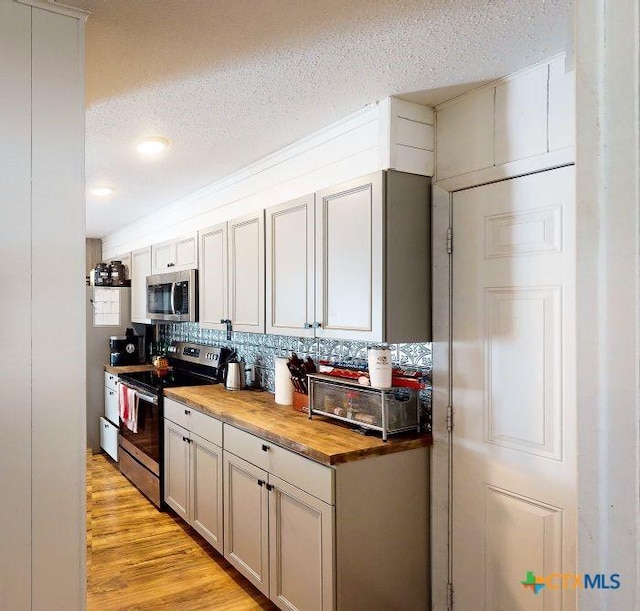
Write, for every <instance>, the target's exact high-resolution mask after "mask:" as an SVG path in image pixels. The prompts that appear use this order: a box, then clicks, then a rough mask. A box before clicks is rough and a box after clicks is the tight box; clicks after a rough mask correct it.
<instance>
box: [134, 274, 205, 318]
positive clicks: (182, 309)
mask: <svg viewBox="0 0 640 611" xmlns="http://www.w3.org/2000/svg"><path fill="white" fill-rule="evenodd" d="M197 285H198V282H197V272H196V270H187V271H184V272H173V273H170V274H156V275H153V276H147V318H149V319H150V320H169V321H184V322H196V321H197V320H198V318H197V314H196V312H197V294H196V290H197Z"/></svg>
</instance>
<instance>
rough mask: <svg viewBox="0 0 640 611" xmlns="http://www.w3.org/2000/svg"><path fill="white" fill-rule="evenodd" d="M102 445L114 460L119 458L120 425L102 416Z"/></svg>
mask: <svg viewBox="0 0 640 611" xmlns="http://www.w3.org/2000/svg"><path fill="white" fill-rule="evenodd" d="M100 447H101V448H102V449H103V450H104V451H105V452H106V453H107V454H108V455H109V456H111V458H113V460H115V461H117V460H118V427H117V426H115V425H114V424H112V423H111V422H109V421H108V420H107V419H106V418H102V417H100Z"/></svg>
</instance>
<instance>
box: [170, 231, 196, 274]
mask: <svg viewBox="0 0 640 611" xmlns="http://www.w3.org/2000/svg"><path fill="white" fill-rule="evenodd" d="M173 252H174V253H175V254H174V258H173V261H171V263H173V265H172V266H171V269H172V270H175V271H180V270H183V269H197V268H198V234H197V233H193V234H191V235H186V236H183V237H181V238H178V239H177V240H176V241H175V243H174V246H173Z"/></svg>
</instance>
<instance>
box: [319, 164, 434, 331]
mask: <svg viewBox="0 0 640 611" xmlns="http://www.w3.org/2000/svg"><path fill="white" fill-rule="evenodd" d="M383 186H384V185H383V173H382V172H376V173H375V174H371V175H369V176H365V177H364V178H360V179H358V180H354V181H351V182H349V183H346V184H343V185H339V186H337V187H334V188H331V189H325V190H324V191H321V192H319V193H317V194H316V322H317V323H318V324H319V327H318V328H317V329H316V335H317V336H318V337H335V338H342V339H354V340H362V341H382V339H383V328H382V320H383V319H382V314H383V312H382V307H383V294H382V290H383V271H384V270H383V259H382V256H383V243H382V242H383V234H382V231H383V212H384V209H383V208H384V206H383ZM425 239H426V238H425Z"/></svg>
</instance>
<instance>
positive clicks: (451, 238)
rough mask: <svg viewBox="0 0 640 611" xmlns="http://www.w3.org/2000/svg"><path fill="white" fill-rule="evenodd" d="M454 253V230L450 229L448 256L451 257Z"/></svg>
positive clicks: (448, 233) (448, 232) (448, 230)
mask: <svg viewBox="0 0 640 611" xmlns="http://www.w3.org/2000/svg"><path fill="white" fill-rule="evenodd" d="M452 252H453V229H452V228H451V227H449V229H447V254H448V255H450V254H451V253H452Z"/></svg>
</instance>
